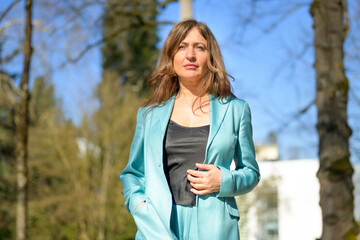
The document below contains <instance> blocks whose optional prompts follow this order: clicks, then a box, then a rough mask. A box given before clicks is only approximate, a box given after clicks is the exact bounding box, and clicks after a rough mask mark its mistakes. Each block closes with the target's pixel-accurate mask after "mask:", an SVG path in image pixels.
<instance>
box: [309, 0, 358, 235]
mask: <svg viewBox="0 0 360 240" xmlns="http://www.w3.org/2000/svg"><path fill="white" fill-rule="evenodd" d="M346 11H347V9H346V0H314V1H313V3H312V5H311V9H310V12H311V14H312V16H313V20H314V26H313V27H314V35H315V38H314V47H315V65H314V66H315V70H316V105H317V113H318V123H317V125H316V127H317V130H318V135H319V161H320V167H319V170H318V172H317V177H318V179H319V182H320V206H321V209H322V220H323V230H322V238H321V239H322V240H330V239H333V240H341V239H349V240H350V239H353V240H355V239H356V234H357V233H358V227H357V225H356V223H355V220H354V214H353V212H354V204H353V202H354V196H353V189H354V186H353V183H352V175H353V168H352V166H351V163H350V152H349V138H350V136H351V128H350V127H349V125H348V123H347V102H348V90H349V81H348V79H347V78H346V76H345V70H344V53H343V43H344V39H345V36H346V31H347V25H346V24H347V22H346V21H345V18H344V16H345V13H346Z"/></svg>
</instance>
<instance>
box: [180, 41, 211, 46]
mask: <svg viewBox="0 0 360 240" xmlns="http://www.w3.org/2000/svg"><path fill="white" fill-rule="evenodd" d="M180 44H185V45H189V43H188V42H184V41H183V42H181V43H180ZM199 44H202V45H204V46H206V43H204V42H194V45H199Z"/></svg>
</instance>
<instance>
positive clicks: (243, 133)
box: [217, 102, 260, 197]
mask: <svg viewBox="0 0 360 240" xmlns="http://www.w3.org/2000/svg"><path fill="white" fill-rule="evenodd" d="M234 162H235V169H234V170H232V171H230V170H229V169H227V168H224V167H222V166H219V168H220V170H221V184H220V191H219V193H218V195H217V196H218V197H232V196H237V195H241V194H245V193H248V192H250V191H251V190H252V189H253V188H254V187H255V186H256V185H257V184H258V182H259V181H260V172H259V167H258V164H257V162H256V160H255V148H254V143H253V139H252V126H251V112H250V108H249V105H248V103H247V102H245V103H244V106H243V110H242V114H241V119H240V128H239V132H238V136H237V141H236V147H235V155H234Z"/></svg>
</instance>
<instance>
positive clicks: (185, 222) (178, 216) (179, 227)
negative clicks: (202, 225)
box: [170, 204, 199, 240]
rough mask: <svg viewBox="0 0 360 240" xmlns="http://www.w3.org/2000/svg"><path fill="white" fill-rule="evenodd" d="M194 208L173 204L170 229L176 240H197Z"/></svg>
mask: <svg viewBox="0 0 360 240" xmlns="http://www.w3.org/2000/svg"><path fill="white" fill-rule="evenodd" d="M196 214H197V212H196V207H193V206H181V205H176V204H173V207H172V211H171V220H170V228H171V230H172V232H173V234H174V235H175V236H176V238H177V239H178V240H189V239H199V238H198V235H197V234H198V231H197V223H196V220H197V216H196Z"/></svg>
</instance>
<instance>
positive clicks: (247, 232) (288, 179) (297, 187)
mask: <svg viewBox="0 0 360 240" xmlns="http://www.w3.org/2000/svg"><path fill="white" fill-rule="evenodd" d="M259 167H260V173H261V182H260V184H259V186H258V187H256V188H255V190H254V191H252V192H251V193H249V194H247V195H245V196H241V197H239V198H238V205H239V206H242V207H239V209H240V215H241V216H244V215H247V216H246V217H244V219H243V218H241V219H240V224H239V225H240V226H241V228H243V229H240V232H241V240H288V239H292V240H307V239H309V240H315V239H317V238H319V237H320V236H321V231H322V221H321V208H320V206H319V182H318V179H317V177H316V172H317V170H318V167H319V162H318V161H317V160H316V159H311V160H288V161H259ZM359 170H360V168H359V166H356V167H355V174H354V183H355V191H354V194H355V216H356V218H357V220H359V217H360V216H359V215H360V214H359V210H360V206H359V203H360V186H359V183H360V181H357V180H356V179H360V171H359ZM269 192H270V193H272V194H269ZM274 193H276V195H277V205H274V203H273V201H274V200H273V199H271V196H275V197H274V198H275V199H276V195H274ZM269 196H270V197H269ZM267 201H270V204H269V203H268V204H266V203H264V202H267ZM246 206H247V207H248V208H249V209H246V210H245V212H244V210H243V209H244V208H245V207H246ZM264 206H270V207H272V209H271V210H270V211H269V210H266V209H264ZM274 207H276V208H277V209H274ZM241 211H243V212H241ZM276 215H277V216H276ZM245 220H246V221H247V223H246V224H244V222H241V221H245ZM274 228H277V232H276V231H275V229H274ZM266 233H268V235H266Z"/></svg>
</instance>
